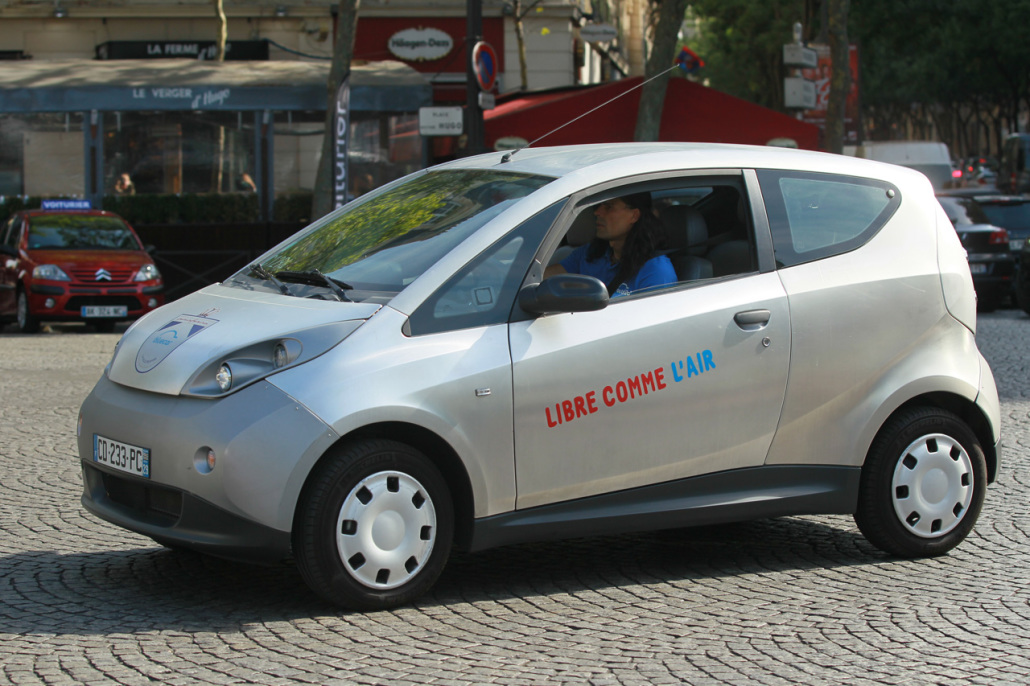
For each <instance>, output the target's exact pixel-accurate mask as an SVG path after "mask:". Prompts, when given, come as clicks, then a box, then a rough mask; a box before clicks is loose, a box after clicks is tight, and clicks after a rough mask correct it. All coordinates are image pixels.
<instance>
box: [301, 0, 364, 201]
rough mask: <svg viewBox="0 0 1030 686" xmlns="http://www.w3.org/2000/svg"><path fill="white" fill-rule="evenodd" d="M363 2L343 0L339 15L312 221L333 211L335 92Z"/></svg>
mask: <svg viewBox="0 0 1030 686" xmlns="http://www.w3.org/2000/svg"><path fill="white" fill-rule="evenodd" d="M360 4H361V0H340V10H339V12H338V13H337V16H336V38H335V42H334V46H333V61H332V65H331V66H330V67H329V80H328V82H327V83H326V110H325V136H324V138H323V140H322V158H321V159H320V160H319V162H318V173H317V175H316V176H315V190H314V195H313V197H312V199H311V218H312V219H317V218H319V217H321V216H323V215H325V214H328V213H329V211H330V210H332V209H333V191H332V185H333V159H334V157H335V155H334V149H333V140H334V136H333V127H334V126H335V116H336V93H337V91H338V90H339V88H340V84H341V83H342V82H343V79H344V77H345V76H346V75H347V74H348V72H350V61H351V56H352V55H353V54H354V30H355V28H356V27H357V24H358V6H359V5H360Z"/></svg>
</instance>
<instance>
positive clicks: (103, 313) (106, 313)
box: [82, 305, 129, 317]
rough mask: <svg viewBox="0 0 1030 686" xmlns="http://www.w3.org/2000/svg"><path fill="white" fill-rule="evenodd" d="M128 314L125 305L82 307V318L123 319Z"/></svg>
mask: <svg viewBox="0 0 1030 686" xmlns="http://www.w3.org/2000/svg"><path fill="white" fill-rule="evenodd" d="M128 314H129V308H128V307H127V306H125V305H83V306H82V316H83V317H124V316H126V315H128Z"/></svg>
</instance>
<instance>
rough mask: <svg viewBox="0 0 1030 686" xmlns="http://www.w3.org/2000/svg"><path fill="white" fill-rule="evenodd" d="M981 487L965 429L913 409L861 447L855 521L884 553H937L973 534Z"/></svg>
mask: <svg viewBox="0 0 1030 686" xmlns="http://www.w3.org/2000/svg"><path fill="white" fill-rule="evenodd" d="M986 488H987V462H986V460H985V458H984V452H983V448H982V447H981V446H980V442H979V441H978V440H977V438H976V436H975V435H974V434H973V432H972V431H971V430H970V429H969V427H968V426H967V425H966V423H965V422H963V421H962V420H961V419H959V418H958V417H957V416H956V415H954V414H952V413H950V412H947V411H945V410H940V409H937V408H932V407H921V408H914V409H912V410H908V411H905V412H903V413H902V414H899V415H898V416H896V417H894V418H893V419H891V421H890V422H888V423H887V424H886V425H885V426H884V428H883V429H882V430H881V432H880V434H879V435H878V436H877V437H876V440H875V441H874V442H873V445H872V447H871V448H870V449H869V455H868V457H867V458H866V463H865V466H863V468H862V479H861V486H860V490H859V500H858V510H857V512H856V513H855V522H856V523H857V524H858V528H859V529H860V530H861V531H862V533H863V535H865V537H866V538H867V539H868V540H869V542H870V543H872V544H873V545H875V546H876V547H877V548H880V549H881V550H883V551H885V552H888V553H891V554H894V555H898V556H901V557H924V556H933V555H943V554H944V553H946V552H948V551H949V550H951V549H952V548H954V547H955V546H956V545H958V544H959V543H961V542H962V540H963V539H964V538H965V537H966V535H967V534H969V532H970V531H971V530H972V529H973V525H974V524H976V519H977V517H978V516H979V515H980V508H981V507H982V505H983V500H984V495H985V492H986Z"/></svg>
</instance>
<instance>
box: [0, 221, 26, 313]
mask: <svg viewBox="0 0 1030 686" xmlns="http://www.w3.org/2000/svg"><path fill="white" fill-rule="evenodd" d="M20 237H21V222H20V221H18V217H17V215H16V216H14V217H11V218H10V219H9V220H7V221H6V222H4V224H3V226H2V227H0V244H2V245H3V252H0V314H3V315H11V314H14V312H15V306H16V303H15V294H16V292H17V291H16V288H17V286H18V243H19V238H20Z"/></svg>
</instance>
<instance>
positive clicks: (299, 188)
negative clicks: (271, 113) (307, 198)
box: [273, 112, 425, 197]
mask: <svg viewBox="0 0 1030 686" xmlns="http://www.w3.org/2000/svg"><path fill="white" fill-rule="evenodd" d="M324 130H325V113H323V112H279V113H277V114H276V117H275V170H274V174H273V175H274V181H275V191H276V194H277V195H279V194H295V193H310V192H311V191H313V190H314V188H315V177H316V175H317V173H318V162H319V159H320V158H321V156H322V134H323V131H324ZM348 160H349V175H350V183H349V184H348V188H347V190H348V195H349V196H350V197H357V196H359V195H362V194H364V193H367V192H368V191H370V190H372V189H373V188H377V187H379V186H382V185H383V184H385V183H388V182H390V181H393V180H394V179H398V178H400V177H402V176H404V175H405V174H409V173H411V172H413V171H417V170H419V169H421V168H423V167H424V166H425V165H424V163H423V157H422V137H421V136H420V135H419V133H418V114H417V113H406V114H386V113H376V112H355V113H354V114H353V117H352V119H351V124H350V152H349V155H348Z"/></svg>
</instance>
